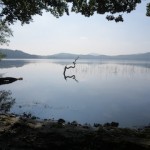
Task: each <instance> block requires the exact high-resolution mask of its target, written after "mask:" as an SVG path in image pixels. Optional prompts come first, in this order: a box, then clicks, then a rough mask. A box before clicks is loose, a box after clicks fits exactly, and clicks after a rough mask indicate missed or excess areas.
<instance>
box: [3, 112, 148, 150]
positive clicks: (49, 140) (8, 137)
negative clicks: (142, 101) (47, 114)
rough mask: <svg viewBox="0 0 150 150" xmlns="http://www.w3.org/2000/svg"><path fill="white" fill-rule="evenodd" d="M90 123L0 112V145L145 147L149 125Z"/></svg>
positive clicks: (71, 149)
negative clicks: (81, 123)
mask: <svg viewBox="0 0 150 150" xmlns="http://www.w3.org/2000/svg"><path fill="white" fill-rule="evenodd" d="M97 126H98V127H91V126H87V125H79V124H77V123H76V122H72V123H65V121H64V120H63V119H59V120H58V121H52V120H43V121H42V120H37V119H36V118H34V117H29V116H25V115H24V116H15V115H10V114H1V115H0V150H1V149H13V150H16V149H18V150H20V149H28V150H31V149H36V150H37V149H43V150H44V149H52V150H57V149H65V150H110V149H111V150H127V149H132V150H149V149H150V127H144V128H142V129H128V128H119V127H115V126H110V124H105V125H103V126H102V125H97Z"/></svg>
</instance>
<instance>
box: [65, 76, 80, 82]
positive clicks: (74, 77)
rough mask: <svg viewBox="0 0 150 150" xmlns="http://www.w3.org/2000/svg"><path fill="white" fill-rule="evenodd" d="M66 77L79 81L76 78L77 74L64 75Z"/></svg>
mask: <svg viewBox="0 0 150 150" xmlns="http://www.w3.org/2000/svg"><path fill="white" fill-rule="evenodd" d="M64 78H65V80H67V78H72V79H74V80H75V81H76V82H78V80H77V79H76V76H75V75H72V76H66V75H64Z"/></svg>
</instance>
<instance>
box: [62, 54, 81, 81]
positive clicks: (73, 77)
mask: <svg viewBox="0 0 150 150" xmlns="http://www.w3.org/2000/svg"><path fill="white" fill-rule="evenodd" d="M78 59H79V56H78V57H77V58H76V59H75V61H73V62H72V63H73V66H69V67H67V65H66V66H65V68H64V73H63V75H64V79H65V80H67V78H72V79H74V80H75V81H76V82H78V80H77V79H76V77H75V75H72V76H66V70H67V69H70V68H75V66H76V61H77V60H78Z"/></svg>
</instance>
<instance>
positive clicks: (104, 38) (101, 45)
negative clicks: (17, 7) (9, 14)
mask: <svg viewBox="0 0 150 150" xmlns="http://www.w3.org/2000/svg"><path fill="white" fill-rule="evenodd" d="M148 2H149V0H147V1H146V2H145V1H144V2H143V3H142V4H139V5H138V6H137V8H136V10H135V11H133V12H131V13H130V14H127V15H126V14H124V15H123V18H124V22H123V23H122V22H121V23H115V22H111V21H107V20H106V19H105V15H97V14H95V15H94V16H92V17H90V18H87V17H84V16H81V15H79V14H75V13H71V14H70V16H66V15H64V16H63V17H61V18H59V19H57V18H55V17H53V16H52V15H51V14H49V13H44V14H43V16H42V17H41V16H35V17H34V21H33V22H31V23H30V24H29V25H24V26H21V25H20V23H15V24H14V25H13V26H11V28H12V30H13V32H14V36H13V37H12V38H11V39H10V41H11V42H10V44H9V46H1V48H9V49H14V50H15V49H17V50H23V51H24V52H27V53H30V54H40V55H47V54H55V53H60V52H68V53H76V54H88V53H99V54H106V55H117V54H131V53H132V54H133V53H144V52H150V17H146V15H145V14H146V3H148Z"/></svg>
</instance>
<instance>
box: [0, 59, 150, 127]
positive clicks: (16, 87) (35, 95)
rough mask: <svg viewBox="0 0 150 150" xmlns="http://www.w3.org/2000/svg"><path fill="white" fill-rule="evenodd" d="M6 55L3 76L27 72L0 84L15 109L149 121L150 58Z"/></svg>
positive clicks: (88, 119) (87, 119)
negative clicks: (13, 57)
mask: <svg viewBox="0 0 150 150" xmlns="http://www.w3.org/2000/svg"><path fill="white" fill-rule="evenodd" d="M72 62H73V60H3V61H1V62H0V75H1V76H2V77H23V80H22V81H16V82H14V83H12V84H6V85H1V86H0V91H1V90H6V91H8V90H10V91H11V92H12V97H13V98H15V104H14V105H13V106H12V108H11V112H14V113H17V114H22V113H23V112H27V113H32V114H33V115H35V116H38V117H40V118H50V119H51V118H54V119H59V118H64V119H65V120H66V121H73V120H76V121H77V122H79V123H90V124H93V123H102V124H103V123H106V122H111V121H116V122H119V123H120V126H124V127H132V126H142V125H147V124H149V123H150V115H149V114H150V109H149V106H150V92H149V89H150V62H143V61H140V62H138V61H134V62H131V61H130V62H127V61H116V62H115V61H95V60H78V61H77V64H76V67H75V68H74V69H68V70H67V71H66V75H67V76H72V75H74V76H75V78H76V80H77V81H78V82H77V81H76V80H74V79H73V78H67V79H66V80H65V79H64V76H63V70H64V66H65V65H71V64H72Z"/></svg>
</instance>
